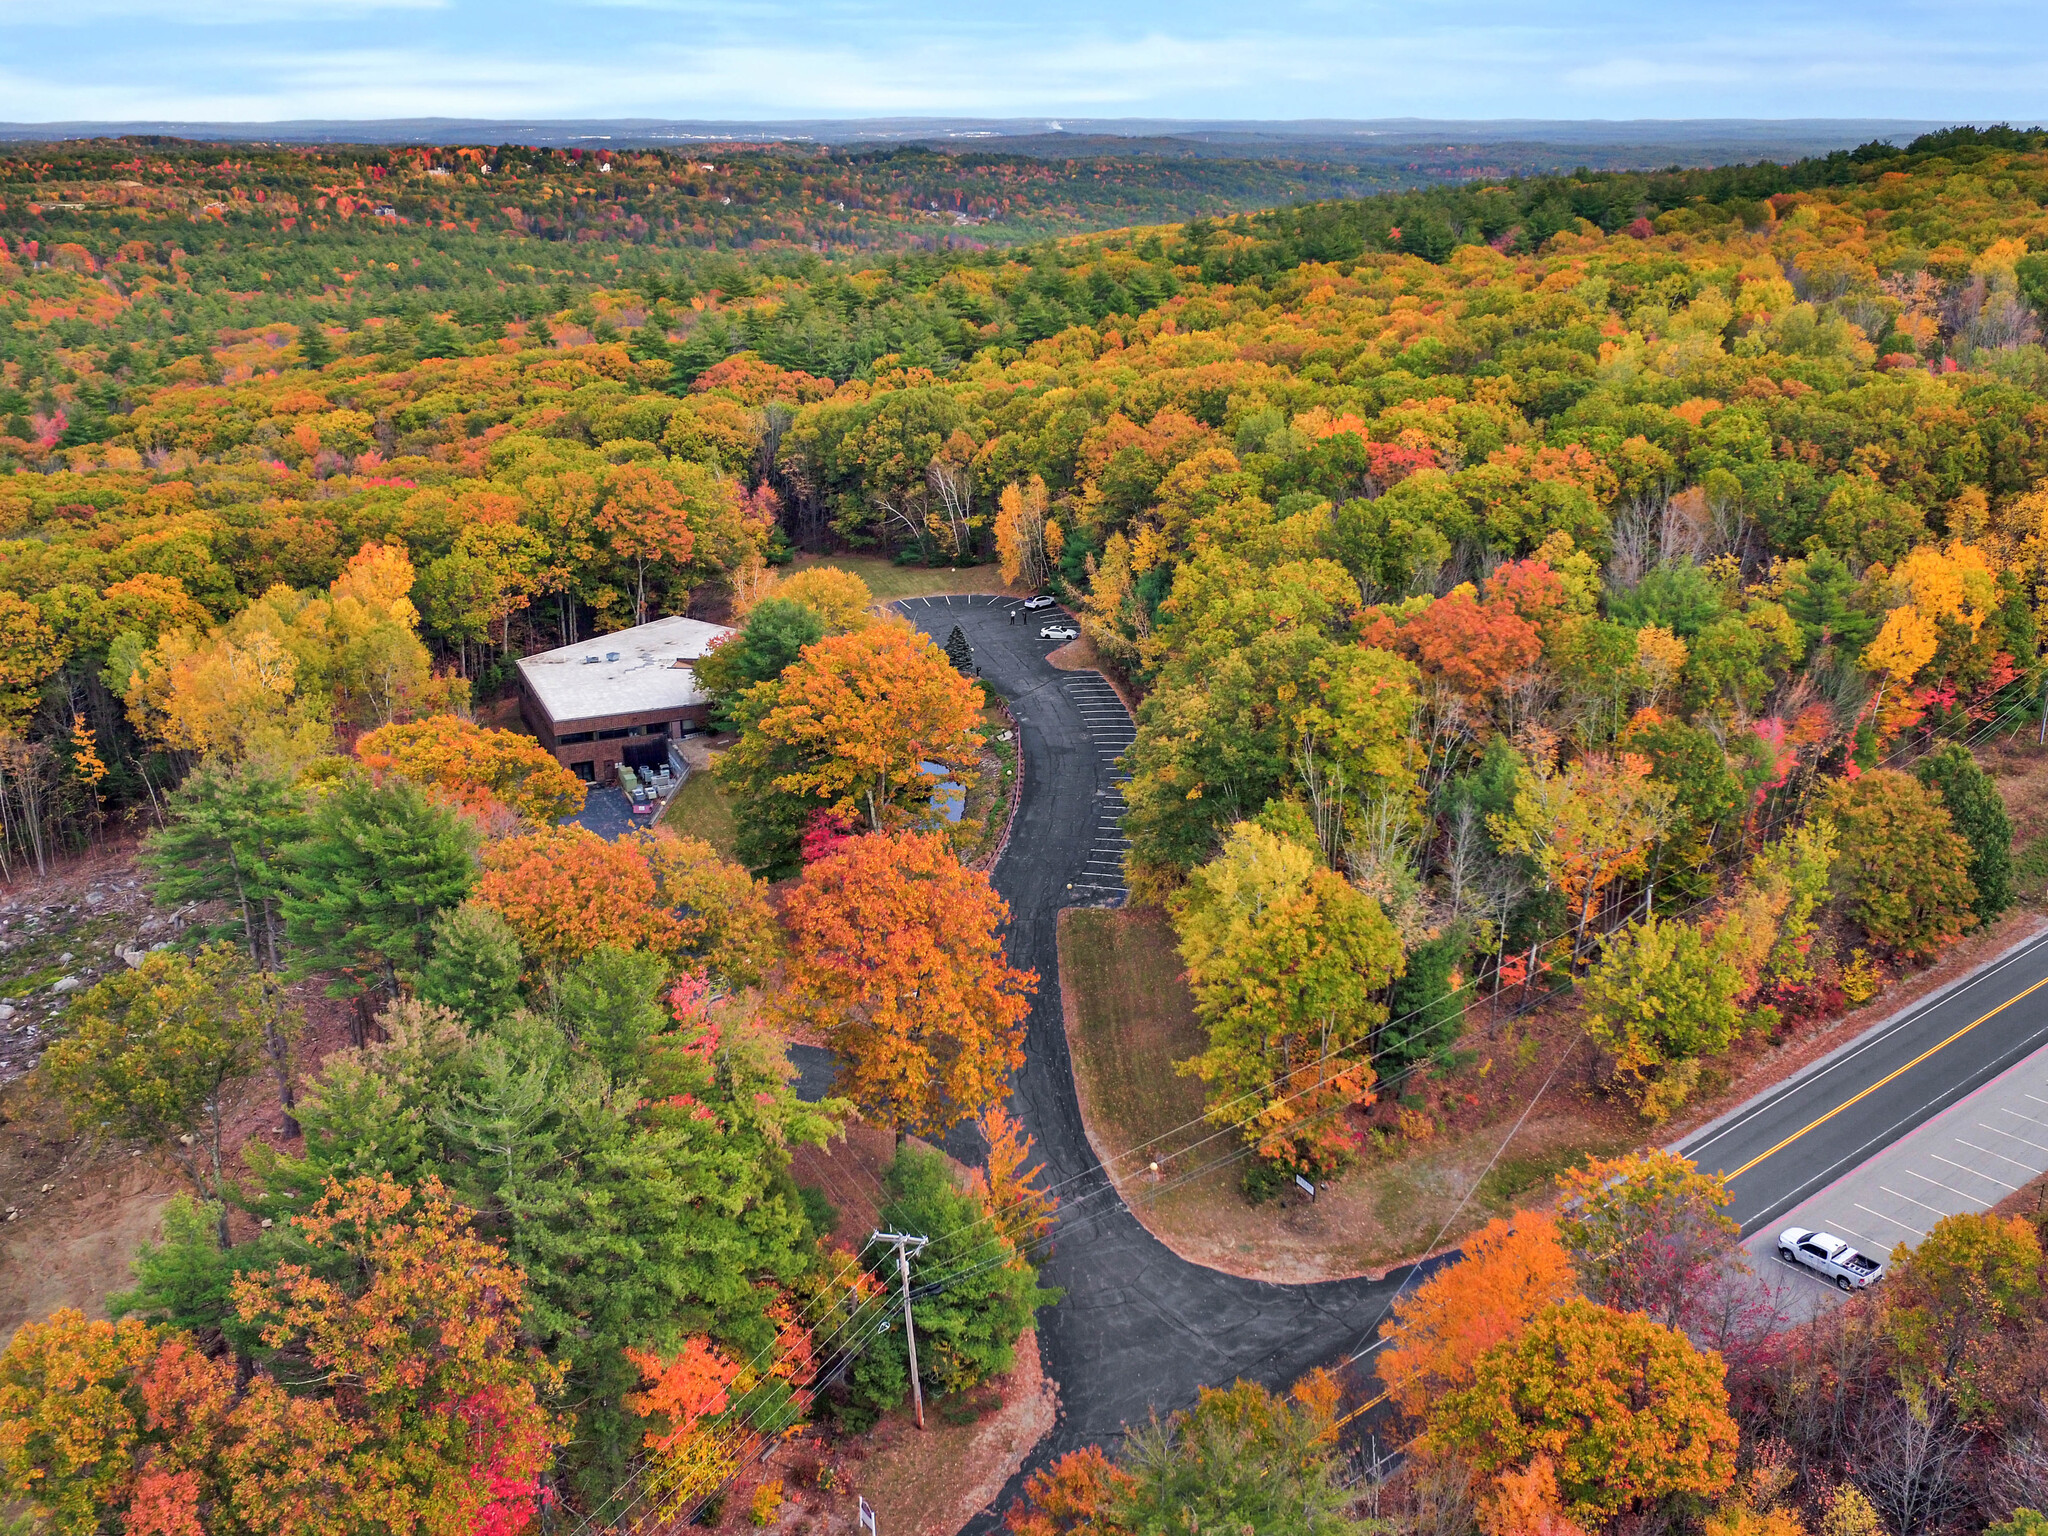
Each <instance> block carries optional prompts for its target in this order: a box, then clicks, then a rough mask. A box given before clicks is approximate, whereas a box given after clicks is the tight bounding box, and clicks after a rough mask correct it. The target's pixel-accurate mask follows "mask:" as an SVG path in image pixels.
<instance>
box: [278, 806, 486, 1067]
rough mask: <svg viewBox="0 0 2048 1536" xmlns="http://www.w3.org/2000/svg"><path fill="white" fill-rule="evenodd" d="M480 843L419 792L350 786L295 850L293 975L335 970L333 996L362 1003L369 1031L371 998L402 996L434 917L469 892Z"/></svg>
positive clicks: (362, 1023) (289, 904) (288, 920)
mask: <svg viewBox="0 0 2048 1536" xmlns="http://www.w3.org/2000/svg"><path fill="white" fill-rule="evenodd" d="M475 846H476V834H475V831H474V829H473V828H472V827H471V825H470V823H468V822H467V821H465V820H464V819H463V818H462V817H461V816H460V815H458V814H457V813H456V812H454V811H453V810H450V809H449V808H447V807H446V806H443V805H439V804H437V803H436V802H434V801H432V800H430V799H428V798H427V795H426V793H425V791H423V790H421V789H420V788H418V787H417V786H416V785H413V784H410V783H408V782H407V781H405V780H404V779H399V778H390V779H386V780H385V781H384V782H383V783H381V784H378V783H373V782H371V780H370V779H369V778H368V777H367V776H366V775H361V774H357V775H352V776H350V777H349V778H347V779H345V780H343V781H342V782H341V783H340V784H338V785H336V786H335V788H334V789H333V790H332V791H330V792H329V793H328V795H327V797H326V798H325V799H324V800H322V801H321V802H320V804H319V807H318V808H317V809H316V810H315V811H314V812H313V815H312V820H311V824H310V826H309V828H308V831H307V835H306V837H305V838H304V839H303V840H302V841H301V842H299V843H297V844H296V845H294V846H293V847H292V848H291V849H290V850H289V856H288V859H287V867H288V870H289V875H288V883H289V887H290V888H289V890H288V891H287V892H286V894H285V896H284V899H283V903H282V905H283V908H284V919H285V928H286V933H287V935H288V936H289V937H290V939H291V945H292V952H293V953H292V973H293V974H294V975H296V976H307V975H311V974H312V973H314V972H315V971H332V972H334V973H335V979H334V980H333V981H332V982H331V983H330V984H329V986H328V989H327V995H328V996H330V997H354V998H356V999H357V1000H358V1007H357V1015H356V1023H357V1028H358V1033H359V1035H361V1034H367V1024H368V1014H369V997H370V995H371V994H372V993H373V992H381V993H382V994H383V995H384V996H386V997H396V996H397V995H398V987H399V978H400V977H401V976H402V975H405V974H408V973H411V972H413V971H417V970H418V969H419V968H420V965H421V963H422V962H423V961H424V960H425V958H426V950H427V944H428V942H429V938H430V936H431V933H432V924H433V920H434V918H435V916H436V915H437V914H439V913H440V912H442V911H444V910H446V909H447V908H449V907H452V906H454V905H455V904H456V903H458V902H459V901H461V900H462V898H463V897H464V896H465V895H467V894H468V892H469V888H470V885H471V884H472V883H473V882H474V881H475V879H476V860H475ZM358 1043H359V1044H360V1043H361V1041H360V1039H359V1040H358Z"/></svg>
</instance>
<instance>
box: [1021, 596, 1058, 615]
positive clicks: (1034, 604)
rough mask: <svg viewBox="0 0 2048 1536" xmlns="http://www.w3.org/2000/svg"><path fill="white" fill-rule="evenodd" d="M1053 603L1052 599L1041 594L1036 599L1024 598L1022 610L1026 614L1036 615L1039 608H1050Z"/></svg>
mask: <svg viewBox="0 0 2048 1536" xmlns="http://www.w3.org/2000/svg"><path fill="white" fill-rule="evenodd" d="M1053 601H1054V600H1053V599H1052V598H1050V597H1047V596H1046V595H1045V594H1044V593H1043V592H1041V593H1039V594H1038V596H1036V597H1027V598H1025V599H1024V609H1025V611H1026V612H1027V613H1036V612H1037V611H1038V610H1039V609H1041V608H1050V607H1051V606H1052V605H1053Z"/></svg>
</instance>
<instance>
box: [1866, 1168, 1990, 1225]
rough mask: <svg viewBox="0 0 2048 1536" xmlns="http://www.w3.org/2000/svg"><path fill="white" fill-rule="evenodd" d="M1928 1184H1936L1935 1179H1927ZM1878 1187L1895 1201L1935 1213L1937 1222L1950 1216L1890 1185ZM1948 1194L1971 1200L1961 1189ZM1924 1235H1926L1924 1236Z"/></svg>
mask: <svg viewBox="0 0 2048 1536" xmlns="http://www.w3.org/2000/svg"><path fill="white" fill-rule="evenodd" d="M1911 1171H1912V1170H1911V1169H1908V1170H1907V1172H1909V1173H1910V1172H1911ZM1919 1177H1920V1178H1923V1179H1926V1178H1927V1175H1926V1174H1924V1173H1923V1174H1920V1175H1919ZM1927 1182H1928V1183H1930V1184H1932V1183H1934V1182H1935V1181H1934V1180H1933V1179H1927ZM1877 1187H1878V1188H1879V1189H1881V1190H1883V1191H1884V1192H1885V1193H1886V1194H1888V1195H1890V1196H1891V1197H1892V1198H1893V1199H1894V1200H1903V1201H1905V1202H1906V1204H1908V1205H1917V1206H1919V1207H1920V1209H1921V1210H1923V1211H1932V1212H1934V1216H1935V1220H1937V1221H1939V1220H1940V1219H1941V1218H1942V1217H1944V1216H1946V1215H1947V1214H1948V1212H1947V1211H1944V1210H1943V1209H1942V1208H1941V1207H1940V1206H1938V1205H1929V1204H1928V1203H1927V1202H1926V1201H1925V1200H1915V1199H1914V1198H1913V1197H1912V1196H1911V1195H1902V1194H1900V1193H1899V1192H1898V1191H1897V1190H1896V1189H1893V1188H1892V1187H1891V1186H1890V1185H1888V1184H1880V1185H1878V1186H1877ZM1941 1187H1942V1188H1943V1189H1948V1186H1947V1185H1946V1184H1944V1185H1942V1186H1941ZM1948 1192H1949V1193H1950V1194H1952V1195H1962V1197H1963V1198H1964V1199H1965V1200H1967V1199H1969V1198H1970V1197H1969V1196H1968V1195H1964V1194H1963V1192H1962V1191H1961V1190H1959V1189H1949V1191H1948ZM1923 1235H1924V1234H1923Z"/></svg>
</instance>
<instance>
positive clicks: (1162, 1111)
mask: <svg viewBox="0 0 2048 1536" xmlns="http://www.w3.org/2000/svg"><path fill="white" fill-rule="evenodd" d="M1060 978H1061V990H1062V991H1063V993H1064V994H1065V995H1066V997H1068V998H1069V999H1071V1001H1072V1003H1073V1010H1074V1011H1073V1013H1072V1014H1070V1015H1069V1016H1068V1018H1067V1046H1068V1049H1069V1050H1071V1051H1072V1052H1073V1057H1074V1078H1075V1081H1076V1082H1077V1083H1078V1084H1079V1086H1080V1089H1081V1103H1082V1107H1083V1110H1084V1112H1085V1113H1086V1115H1087V1118H1088V1125H1089V1129H1090V1130H1092V1131H1093V1132H1094V1134H1095V1140H1096V1142H1097V1144H1098V1145H1099V1147H1100V1148H1101V1150H1102V1151H1103V1152H1105V1153H1117V1152H1122V1151H1124V1150H1126V1149H1127V1148H1131V1147H1136V1146H1138V1145H1140V1144H1141V1143H1146V1142H1151V1141H1154V1140H1156V1139H1157V1138H1160V1137H1167V1138H1168V1139H1167V1141H1166V1143H1165V1146H1164V1147H1163V1148H1159V1149H1152V1150H1151V1151H1148V1154H1147V1157H1146V1158H1145V1159H1144V1160H1141V1161H1140V1162H1139V1163H1138V1169H1139V1171H1140V1172H1142V1171H1143V1167H1144V1163H1145V1162H1147V1161H1150V1160H1151V1157H1152V1155H1153V1153H1154V1152H1155V1151H1165V1152H1167V1153H1169V1154H1170V1153H1172V1152H1174V1151H1182V1152H1184V1151H1185V1150H1186V1149H1187V1147H1188V1146H1189V1144H1190V1143H1192V1142H1194V1141H1197V1140H1200V1139H1201V1137H1202V1135H1203V1134H1204V1133H1205V1130H1206V1127H1205V1128H1203V1129H1202V1130H1193V1131H1186V1130H1180V1129H1179V1128H1180V1127H1184V1126H1186V1125H1187V1124H1188V1122H1190V1121H1195V1120H1199V1119H1200V1118H1201V1114H1202V1084H1201V1081H1200V1080H1199V1079H1198V1078H1192V1077H1182V1076H1180V1075H1179V1074H1177V1073H1176V1072H1175V1071H1174V1069H1173V1064H1174V1063H1175V1062H1176V1061H1184V1060H1186V1059H1187V1058H1188V1057H1190V1056H1193V1055H1196V1054H1198V1053H1199V1052H1200V1051H1201V1050H1202V1048H1203V1046H1204V1045H1205V1044H1206V1041H1205V1040H1204V1038H1203V1034H1202V1027H1201V1025H1200V1024H1199V1023H1197V1022H1196V1020H1195V1006H1194V999H1193V998H1192V997H1190V996H1189V995H1188V989H1187V984H1186V982H1184V981H1183V980H1182V979H1181V963H1180V956H1179V955H1178V954H1176V953H1175V952H1174V948H1173V930H1172V928H1170V927H1169V926H1168V925H1167V922H1166V918H1165V916H1164V914H1162V913H1160V912H1157V911H1154V910H1151V909H1149V908H1146V909H1132V910H1128V911H1123V912H1111V911H1106V910H1104V909H1102V908H1099V907H1077V908H1074V909H1072V910H1070V911H1067V912H1062V913H1061V914H1060ZM1176 1132H1177V1134H1171V1133H1176ZM1162 1160H1163V1159H1162ZM1115 1171H1116V1172H1117V1173H1118V1174H1119V1175H1122V1174H1124V1173H1126V1172H1127V1171H1128V1170H1125V1169H1123V1168H1118V1169H1116V1170H1115Z"/></svg>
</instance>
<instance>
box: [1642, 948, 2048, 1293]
mask: <svg viewBox="0 0 2048 1536" xmlns="http://www.w3.org/2000/svg"><path fill="white" fill-rule="evenodd" d="M2044 1047H2048V934H2042V935H2039V936H2036V937H2035V938H2033V939H2030V940H2028V941H2027V942H2025V943H2022V944H2021V945H2019V946H2018V947H2016V948H2014V949H2012V950H2009V951H2008V952H2007V953H2006V954H2004V955H2002V956H2000V957H1999V958H1998V959H1996V960H1993V961H1991V962H1989V963H1988V964H1986V965H1984V966H1982V967H1980V968H1979V969H1978V970H1976V971H1974V972H1972V973H1971V974H1970V975H1968V976H1966V977H1964V978H1962V979H1961V980H1960V981H1959V982H1957V983H1955V984H1953V985H1952V986H1950V987H1949V988H1947V989H1945V990H1944V991H1941V992H1938V993H1936V994H1934V995H1933V996H1931V997H1929V998H1927V999H1926V1000H1925V1001H1923V1002H1921V1003H1918V1004H1916V1005H1914V1006H1913V1007H1911V1008H1908V1009H1906V1010H1904V1011H1903V1012H1901V1013H1899V1014H1897V1015H1896V1016H1894V1017H1893V1018H1890V1019H1888V1020H1885V1021H1884V1022H1882V1023H1880V1024H1878V1025H1877V1026H1876V1027H1874V1028H1872V1029H1870V1030H1868V1031H1866V1032H1865V1033H1864V1034H1863V1035H1862V1036H1860V1037H1859V1038H1857V1039H1855V1040H1852V1041H1850V1042H1849V1043H1848V1044H1846V1045H1844V1046H1843V1047H1841V1048H1840V1049H1839V1050H1837V1051H1836V1052H1834V1053H1833V1054H1832V1055H1830V1056H1828V1057H1825V1058H1823V1059H1822V1060H1821V1061H1819V1062H1816V1063H1815V1064H1814V1065H1813V1067H1811V1068H1809V1069H1808V1070H1807V1071H1806V1072H1805V1073H1803V1074H1801V1075H1799V1076H1797V1077H1794V1078H1793V1079H1791V1080H1790V1081H1788V1082H1785V1083H1783V1084H1780V1085H1779V1086H1778V1087H1777V1088H1774V1089H1772V1090H1771V1091H1770V1092H1768V1093H1765V1094H1762V1095H1760V1096H1758V1097H1757V1098H1756V1099H1754V1100H1752V1101H1751V1102H1750V1103H1748V1104H1746V1105H1743V1106H1742V1107H1741V1108H1739V1109H1737V1110H1736V1111H1734V1113H1732V1114H1730V1115H1728V1116H1725V1117H1723V1119H1721V1120H1719V1121H1717V1122H1715V1123H1713V1124H1711V1125H1708V1126H1705V1127H1703V1128H1702V1129H1701V1130H1700V1131H1698V1132H1695V1133H1694V1134H1693V1135H1692V1136H1690V1137H1688V1138H1686V1139H1685V1140H1684V1141H1682V1142H1681V1143H1679V1148H1678V1149H1679V1150H1680V1151H1682V1152H1683V1153H1684V1154H1685V1155H1686V1156H1687V1157H1690V1158H1692V1159H1693V1160H1694V1161H1696V1162H1697V1163H1698V1164H1699V1165H1700V1166H1701V1167H1702V1168H1705V1169H1709V1170H1713V1171H1718V1172H1721V1173H1724V1174H1726V1175H1727V1176H1728V1187H1729V1190H1730V1191H1731V1192H1732V1193H1733V1195H1734V1196H1735V1203H1734V1205H1733V1206H1731V1207H1730V1214H1731V1215H1733V1216H1734V1217H1735V1218H1736V1220H1737V1221H1738V1222H1740V1223H1741V1225H1742V1230H1743V1232H1744V1233H1745V1234H1749V1233H1755V1232H1758V1231H1760V1230H1763V1229H1765V1228H1768V1227H1770V1226H1772V1225H1773V1224H1774V1223H1777V1222H1778V1219H1779V1218H1780V1217H1782V1216H1785V1215H1786V1214H1787V1213H1790V1212H1792V1211H1793V1210H1794V1209H1795V1208H1799V1209H1801V1210H1802V1211H1803V1210H1805V1209H1806V1207H1807V1203H1808V1202H1811V1201H1813V1200H1814V1199H1815V1198H1816V1197H1817V1196H1820V1195H1821V1194H1822V1193H1823V1192H1831V1191H1832V1190H1834V1189H1835V1188H1837V1187H1841V1188H1844V1189H1848V1188H1849V1187H1850V1186H1849V1183H1843V1184H1841V1185H1839V1186H1838V1181H1844V1180H1845V1176H1848V1175H1857V1171H1858V1170H1862V1169H1864V1168H1865V1167H1866V1165H1868V1166H1869V1168H1870V1170H1871V1174H1870V1177H1871V1178H1872V1179H1877V1180H1885V1179H1891V1180H1893V1183H1892V1184H1891V1187H1892V1188H1894V1189H1897V1188H1900V1187H1902V1185H1903V1184H1904V1183H1906V1182H1912V1181H1914V1180H1915V1178H1916V1177H1917V1176H1916V1175H1912V1174H1908V1173H1906V1172H1903V1171H1900V1170H1902V1169H1904V1168H1905V1167H1907V1166H1917V1163H1916V1162H1915V1159H1917V1158H1919V1157H1920V1156H1921V1154H1920V1153H1919V1152H1913V1153H1910V1154H1908V1153H1905V1152H1904V1151H1903V1149H1897V1156H1894V1157H1892V1158H1891V1160H1889V1161H1884V1162H1882V1163H1878V1162H1873V1159H1874V1158H1876V1157H1877V1155H1878V1154H1879V1153H1880V1152H1882V1151H1883V1150H1884V1149H1886V1148H1890V1147H1892V1146H1893V1144H1894V1143H1896V1142H1900V1140H1901V1138H1904V1137H1906V1136H1907V1135H1908V1133H1909V1132H1912V1131H1914V1130H1915V1128H1916V1127H1919V1126H1922V1125H1924V1124H1925V1123H1926V1122H1928V1121H1929V1120H1931V1119H1933V1118H1934V1117H1935V1116H1937V1115H1941V1114H1942V1113H1943V1112H1944V1111H1945V1110H1948V1109H1949V1108H1950V1107H1951V1106H1954V1105H1957V1104H1958V1103H1960V1102H1961V1101H1962V1100H1963V1099H1965V1098H1966V1097H1967V1096H1969V1095H1971V1094H1973V1093H1975V1092H1976V1091H1977V1090H1978V1089H1980V1088H1983V1087H1984V1086H1985V1085H1986V1084H1989V1083H1991V1082H1992V1081H1993V1079H1996V1078H1998V1077H2000V1076H2001V1074H2004V1073H2006V1072H2007V1071H2008V1070H2009V1069H2011V1068H2013V1067H2015V1066H2016V1065H2018V1064H2019V1063H2022V1062H2024V1061H2026V1060H2027V1059H2028V1058H2029V1057H2031V1056H2033V1055H2034V1053H2035V1052H2037V1051H2041V1050H2043V1048H2044ZM2043 1060H2044V1061H2048V1057H2044V1058H2043ZM2037 1075H2040V1074H2038V1073H2037ZM2037 1091H2043V1092H2044V1093H2048V1090H2037ZM2042 1119H2043V1120H2048V1112H2044V1113H2043V1115H2042ZM2040 1139H2041V1140H2042V1141H2043V1142H2044V1144H2048V1136H2043V1137H2041V1138H2040ZM1926 1155H1928V1156H1932V1155H1933V1153H1931V1152H1929V1153H1927V1154H1926ZM1941 1155H1943V1156H1949V1155H1951V1153H1950V1152H1949V1151H1944V1152H1943V1153H1942V1154H1941ZM1900 1157H1903V1158H1904V1161H1903V1162H1899V1161H1898V1159H1899V1158H1900ZM1894 1163H1898V1167H1897V1168H1894ZM2040 1165H2048V1154H2043V1155H2042V1156H2041V1163H2040V1164H2029V1166H2040ZM1937 1166H1938V1165H1935V1164H1932V1163H1929V1164H1927V1165H1926V1167H1925V1168H1924V1169H1923V1170H1922V1172H1923V1173H1924V1174H1927V1175H1931V1174H1932V1173H1933V1171H1934V1169H1935V1168H1936V1167H1937ZM1991 1166H1992V1165H1991V1164H1989V1163H1986V1164H1985V1165H1984V1167H1985V1169H1986V1170H1988V1169H1989V1168H1990V1167H1991ZM1895 1175H1896V1177H1894V1176H1895ZM2004 1176H2005V1175H2001V1177H2004ZM1859 1177H1860V1175H1859ZM1851 1182H1853V1181H1851ZM1968 1182H1969V1188H1970V1191H1971V1193H1969V1194H1967V1195H1964V1194H1956V1193H1951V1194H1949V1195H1945V1196H1942V1197H1941V1198H1940V1200H1938V1201H1929V1202H1927V1203H1926V1205H1925V1207H1924V1208H1923V1209H1922V1210H1921V1214H1922V1215H1924V1216H1925V1218H1926V1220H1925V1221H1924V1222H1920V1221H1916V1222H1915V1223H1914V1226H1915V1227H1916V1228H1918V1229H1920V1230H1924V1229H1925V1227H1926V1226H1927V1225H1930V1224H1931V1223H1932V1222H1933V1221H1934V1220H1935V1219H1936V1216H1938V1215H1941V1214H1946V1213H1947V1212H1948V1211H1949V1210H1964V1209H1982V1205H1983V1204H1989V1203H1990V1202H1989V1201H1984V1202H1982V1204H1975V1205H1973V1204H1970V1203H1969V1201H1971V1200H1973V1199H1974V1198H1975V1192H1976V1189H1977V1186H1978V1185H1979V1184H1981V1182H1982V1181H1981V1180H1972V1181H1968ZM2013 1182H2014V1183H2024V1182H2025V1180H2024V1179H2020V1178H2017V1177H2015V1178H2014V1179H2013ZM1853 1187H1854V1188H1855V1189H1861V1188H1862V1184H1861V1183H1854V1184H1853ZM1931 1192H1932V1191H1926V1192H1923V1193H1931ZM1910 1201H1911V1196H1910V1195H1898V1196H1888V1197H1887V1199H1886V1201H1885V1202H1884V1203H1883V1204H1882V1205H1881V1210H1873V1211H1870V1212H1869V1213H1868V1214H1867V1215H1865V1216H1864V1217H1863V1218H1862V1219H1863V1221H1864V1222H1865V1223H1866V1225H1867V1226H1869V1227H1870V1228H1873V1229H1878V1230H1871V1231H1869V1232H1867V1233H1864V1234H1863V1235H1864V1236H1867V1237H1868V1238H1869V1240H1870V1242H1871V1244H1872V1246H1874V1247H1876V1248H1877V1249H1878V1250H1879V1251H1880V1252H1884V1251H1889V1249H1890V1247H1891V1245H1892V1243H1893V1242H1894V1241H1896V1240H1897V1239H1898V1238H1900V1237H1911V1240H1913V1241H1917V1240H1918V1238H1917V1236H1912V1235H1911V1234H1910V1233H1909V1232H1908V1231H1905V1230H1901V1227H1900V1224H1899V1222H1898V1220H1897V1218H1903V1217H1906V1216H1907V1215H1908V1213H1909V1212H1910V1211H1912V1210H1914V1209H1915V1207H1914V1206H1913V1205H1912V1204H1911V1203H1910ZM1894 1202H1896V1203H1894ZM1858 1203H1861V1204H1863V1205H1865V1206H1866V1207H1868V1206H1870V1205H1874V1204H1878V1202H1875V1201H1862V1202H1858V1201H1857V1200H1855V1199H1854V1198H1850V1199H1849V1200H1848V1202H1847V1205H1845V1206H1844V1207H1843V1210H1844V1212H1845V1214H1846V1213H1847V1211H1848V1207H1849V1206H1854V1205H1856V1204H1858ZM1828 1209H1829V1210H1834V1209H1835V1207H1834V1206H1833V1205H1829V1206H1828ZM1886 1220H1890V1221H1892V1223H1893V1224H1892V1225H1890V1226H1883V1227H1881V1229H1880V1223H1881V1222H1883V1221H1886ZM1830 1230H1834V1231H1838V1232H1840V1233H1841V1235H1842V1236H1844V1237H1849V1238H1850V1240H1851V1241H1852V1242H1857V1241H1859V1238H1858V1237H1857V1236H1852V1234H1851V1233H1850V1232H1848V1231H1843V1230H1842V1229H1841V1228H1840V1227H1834V1228H1830ZM1860 1230H1861V1229H1859V1231H1860Z"/></svg>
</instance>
